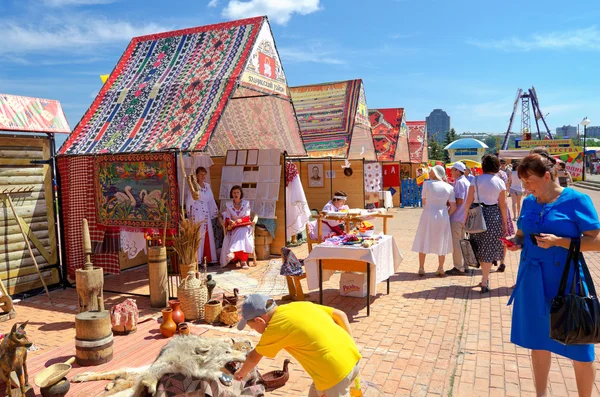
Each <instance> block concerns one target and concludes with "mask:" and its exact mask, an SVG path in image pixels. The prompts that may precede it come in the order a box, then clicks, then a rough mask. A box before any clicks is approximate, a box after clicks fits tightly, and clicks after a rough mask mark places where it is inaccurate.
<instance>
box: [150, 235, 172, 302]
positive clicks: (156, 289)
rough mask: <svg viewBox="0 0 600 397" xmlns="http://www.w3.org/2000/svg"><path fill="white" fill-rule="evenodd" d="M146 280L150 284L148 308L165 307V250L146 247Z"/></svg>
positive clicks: (162, 247) (166, 299)
mask: <svg viewBox="0 0 600 397" xmlns="http://www.w3.org/2000/svg"><path fill="white" fill-rule="evenodd" d="M148 280H149V282H150V306H151V307H157V308H162V307H167V303H168V300H169V296H168V294H167V288H168V286H167V248H166V247H164V246H161V247H148Z"/></svg>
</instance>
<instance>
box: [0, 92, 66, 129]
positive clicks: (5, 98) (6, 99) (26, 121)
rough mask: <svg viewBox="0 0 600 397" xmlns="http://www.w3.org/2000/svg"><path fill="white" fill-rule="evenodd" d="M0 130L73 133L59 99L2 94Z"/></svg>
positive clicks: (0, 98)
mask: <svg viewBox="0 0 600 397" xmlns="http://www.w3.org/2000/svg"><path fill="white" fill-rule="evenodd" d="M0 131H23V132H48V133H66V134H69V133H71V128H70V127H69V123H67V118H66V117H65V114H64V113H63V110H62V106H61V105H60V102H59V101H56V100H53V99H41V98H31V97H26V96H17V95H9V94H0Z"/></svg>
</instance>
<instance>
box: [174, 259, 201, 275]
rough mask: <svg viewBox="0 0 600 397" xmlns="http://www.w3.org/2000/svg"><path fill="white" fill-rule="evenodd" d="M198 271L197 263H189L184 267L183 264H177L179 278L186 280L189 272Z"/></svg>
mask: <svg viewBox="0 0 600 397" xmlns="http://www.w3.org/2000/svg"><path fill="white" fill-rule="evenodd" d="M197 271H198V262H194V263H190V264H189V265H184V264H183V263H181V264H179V273H181V278H186V277H187V274H188V273H189V272H194V274H196V272H197Z"/></svg>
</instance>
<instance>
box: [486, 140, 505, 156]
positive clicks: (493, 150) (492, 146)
mask: <svg viewBox="0 0 600 397" xmlns="http://www.w3.org/2000/svg"><path fill="white" fill-rule="evenodd" d="M483 143H485V144H486V145H487V146H488V149H486V151H485V152H486V153H488V154H489V153H496V152H497V151H498V150H499V149H500V148H498V147H496V144H497V140H496V137H495V136H487V137H486V138H485V139H484V140H483ZM500 145H502V142H500Z"/></svg>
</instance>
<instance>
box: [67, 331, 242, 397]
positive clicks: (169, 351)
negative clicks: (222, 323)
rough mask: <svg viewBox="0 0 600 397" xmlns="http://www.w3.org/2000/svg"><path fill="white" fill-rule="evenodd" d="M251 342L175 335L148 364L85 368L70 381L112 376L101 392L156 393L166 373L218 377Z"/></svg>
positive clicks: (135, 396)
mask: <svg viewBox="0 0 600 397" xmlns="http://www.w3.org/2000/svg"><path fill="white" fill-rule="evenodd" d="M251 346H252V344H251V343H250V342H249V341H247V340H241V341H240V340H238V341H236V340H233V339H227V338H202V337H200V336H196V335H186V336H175V337H174V338H173V339H171V340H170V341H169V343H167V344H166V345H165V346H164V347H163V348H162V350H161V351H160V353H159V355H158V357H157V358H156V360H155V361H154V363H152V364H151V365H149V366H145V367H140V368H124V369H118V370H114V371H107V372H84V373H81V374H78V375H77V376H75V377H74V378H73V379H72V382H86V381H93V380H112V381H113V382H111V383H109V384H108V385H107V387H106V389H107V392H106V393H104V394H103V396H113V397H142V396H153V395H154V394H155V393H156V389H157V385H158V381H159V379H160V378H161V377H162V376H163V375H165V374H169V373H178V374H182V375H186V376H193V377H197V378H212V379H218V378H219V376H220V375H221V374H222V373H223V371H226V372H230V371H227V370H226V369H225V367H226V364H227V363H229V362H236V363H243V362H244V360H245V359H246V354H247V353H248V351H249V350H250V349H251Z"/></svg>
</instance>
